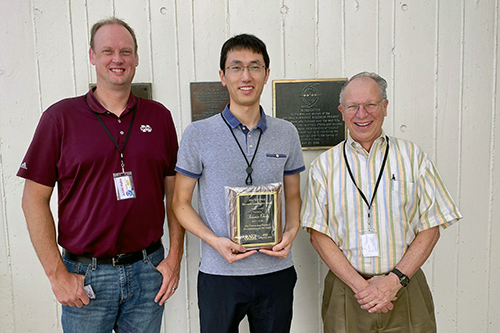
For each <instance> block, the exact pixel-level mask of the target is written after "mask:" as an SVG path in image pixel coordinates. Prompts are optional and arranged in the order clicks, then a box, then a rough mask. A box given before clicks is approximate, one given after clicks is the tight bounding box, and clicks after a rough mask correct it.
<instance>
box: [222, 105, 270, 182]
mask: <svg viewBox="0 0 500 333" xmlns="http://www.w3.org/2000/svg"><path fill="white" fill-rule="evenodd" d="M220 116H221V117H222V119H223V120H224V122H225V123H226V125H227V127H228V128H229V131H230V132H231V134H232V135H233V138H234V141H236V143H237V144H238V147H240V150H241V153H242V154H243V157H244V158H245V161H246V162H247V169H246V171H247V174H248V175H247V178H246V179H245V184H247V185H252V172H253V169H252V163H253V160H254V159H255V155H257V149H259V144H260V138H261V137H262V129H261V128H259V130H260V135H259V140H258V141H257V147H255V151H254V153H253V156H252V161H251V162H250V163H248V159H247V156H246V155H245V152H243V148H241V145H240V143H239V142H238V139H236V135H234V132H233V129H232V128H231V126H229V124H228V122H227V120H226V119H225V118H224V116H223V115H222V113H221V114H220Z"/></svg>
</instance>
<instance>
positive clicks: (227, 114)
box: [222, 104, 267, 133]
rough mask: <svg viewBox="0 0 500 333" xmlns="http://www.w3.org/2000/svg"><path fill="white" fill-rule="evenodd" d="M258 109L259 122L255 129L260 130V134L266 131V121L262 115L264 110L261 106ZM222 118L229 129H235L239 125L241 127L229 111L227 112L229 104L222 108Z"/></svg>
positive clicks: (264, 115)
mask: <svg viewBox="0 0 500 333" xmlns="http://www.w3.org/2000/svg"><path fill="white" fill-rule="evenodd" d="M259 107H260V121H259V123H258V124H257V126H256V127H258V128H260V129H261V130H262V133H264V132H265V131H266V129H267V119H266V114H265V113H264V109H263V108H262V106H259ZM222 116H223V117H224V119H226V121H227V123H228V124H229V126H231V128H236V127H237V126H239V125H243V124H242V123H241V122H240V121H239V120H238V119H237V118H236V117H235V116H234V115H233V113H232V112H231V110H229V104H227V105H226V107H225V108H224V111H222Z"/></svg>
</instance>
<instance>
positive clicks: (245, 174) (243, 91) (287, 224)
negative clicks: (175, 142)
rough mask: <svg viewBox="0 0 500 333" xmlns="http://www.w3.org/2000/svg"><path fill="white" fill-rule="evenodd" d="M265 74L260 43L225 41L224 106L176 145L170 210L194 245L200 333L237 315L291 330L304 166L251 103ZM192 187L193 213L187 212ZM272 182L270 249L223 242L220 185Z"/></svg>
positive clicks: (293, 144) (281, 131) (256, 324)
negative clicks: (276, 205) (276, 234)
mask: <svg viewBox="0 0 500 333" xmlns="http://www.w3.org/2000/svg"><path fill="white" fill-rule="evenodd" d="M269 71H270V70H269V55H268V54H267V50H266V46H265V45H264V43H263V42H262V41H261V40H260V39H258V38H257V37H255V36H252V35H246V34H243V35H238V36H235V37H232V38H230V39H229V40H227V41H226V42H225V43H224V45H223V46H222V50H221V59H220V71H219V75H220V79H221V81H222V84H223V85H224V86H226V87H227V88H228V91H229V97H230V104H228V105H227V106H226V108H225V109H224V110H223V111H222V113H221V114H218V115H215V116H213V117H211V118H208V119H205V120H200V121H197V122H194V123H192V124H190V125H189V126H188V127H187V128H186V130H185V131H184V135H183V138H182V141H181V144H180V149H179V154H178V161H177V166H176V171H177V176H176V182H175V192H174V199H173V207H174V212H175V214H176V216H177V218H178V220H179V222H180V223H181V224H182V225H183V226H184V227H185V228H186V229H187V230H188V231H190V232H191V233H193V234H194V235H196V236H197V237H199V238H200V239H201V240H202V258H201V263H200V272H199V275H198V307H199V309H200V325H201V331H202V332H238V326H239V323H240V321H241V320H242V319H243V318H244V317H245V316H246V315H248V320H249V322H250V329H251V331H252V332H273V333H276V332H289V330H290V325H291V320H292V302H293V289H294V287H295V282H296V280H297V275H296V272H295V269H294V267H293V262H292V258H291V254H290V247H291V245H292V242H293V240H294V239H295V236H296V235H297V232H298V230H299V211H300V205H301V199H300V188H299V187H300V172H302V171H304V170H305V167H304V161H303V157H302V148H301V146H300V141H299V137H298V133H297V130H296V129H295V127H294V126H293V125H292V124H291V123H289V122H287V121H284V120H282V119H276V118H272V117H269V116H266V114H265V113H264V110H263V108H262V107H261V106H260V96H261V94H262V90H263V88H264V85H265V84H266V82H267V80H268V78H269ZM196 183H198V198H199V209H198V212H199V213H197V212H196V211H195V210H194V209H193V207H192V205H191V198H192V194H193V191H194V188H195V185H196ZM272 183H282V184H283V193H284V204H285V205H284V207H283V236H282V239H281V241H280V242H279V243H278V244H276V245H275V246H274V247H272V249H269V250H265V249H259V250H246V249H245V247H243V246H241V245H239V244H236V243H235V242H233V241H231V240H230V238H229V226H228V216H227V213H226V199H225V187H228V186H249V185H267V184H272ZM198 214H199V215H198Z"/></svg>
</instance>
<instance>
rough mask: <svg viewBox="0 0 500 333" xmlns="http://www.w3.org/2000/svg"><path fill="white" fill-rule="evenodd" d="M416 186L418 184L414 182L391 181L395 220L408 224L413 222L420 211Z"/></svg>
mask: <svg viewBox="0 0 500 333" xmlns="http://www.w3.org/2000/svg"><path fill="white" fill-rule="evenodd" d="M416 188H417V186H416V184H415V183H412V182H406V181H396V180H392V181H391V192H392V205H391V206H392V207H391V208H392V214H393V217H394V221H400V222H401V223H403V224H404V225H408V223H411V221H412V220H413V219H414V217H415V216H416V213H417V211H418V206H417V205H418V200H416ZM404 222H406V223H404Z"/></svg>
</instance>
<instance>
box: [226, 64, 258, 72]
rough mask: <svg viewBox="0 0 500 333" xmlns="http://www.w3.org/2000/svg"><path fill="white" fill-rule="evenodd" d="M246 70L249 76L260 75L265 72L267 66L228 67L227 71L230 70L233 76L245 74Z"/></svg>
mask: <svg viewBox="0 0 500 333" xmlns="http://www.w3.org/2000/svg"><path fill="white" fill-rule="evenodd" d="M245 68H246V69H247V70H248V73H249V74H260V73H262V72H263V71H264V69H265V68H266V66H264V65H258V64H252V65H248V66H242V65H231V66H228V67H226V68H225V69H228V70H229V73H231V74H243V72H244V71H245Z"/></svg>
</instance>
